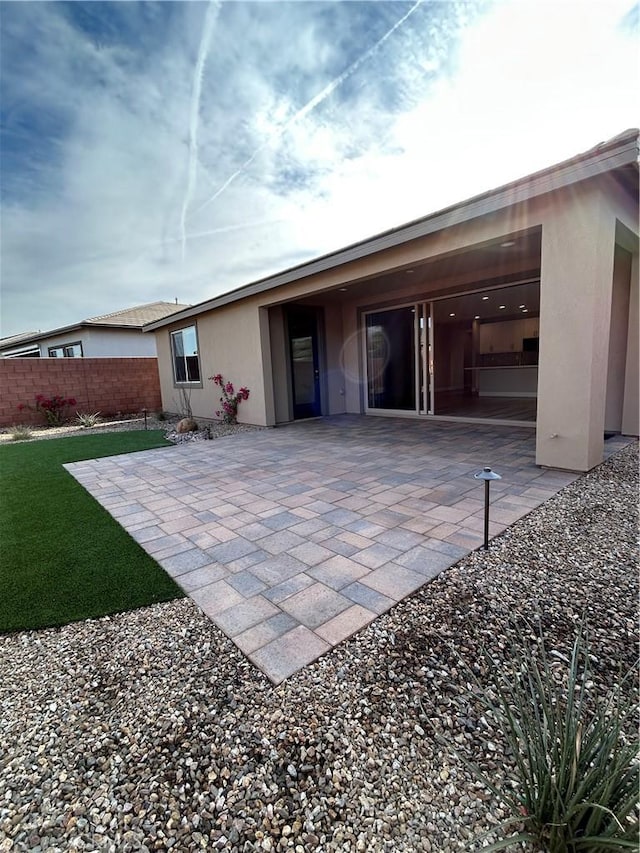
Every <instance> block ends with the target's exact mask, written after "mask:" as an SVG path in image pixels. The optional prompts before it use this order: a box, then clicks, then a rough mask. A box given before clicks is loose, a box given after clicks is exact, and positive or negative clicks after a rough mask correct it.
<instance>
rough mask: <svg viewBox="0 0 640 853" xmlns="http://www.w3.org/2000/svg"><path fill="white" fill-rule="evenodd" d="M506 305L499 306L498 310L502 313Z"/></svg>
mask: <svg viewBox="0 0 640 853" xmlns="http://www.w3.org/2000/svg"><path fill="white" fill-rule="evenodd" d="M506 307H507V306H506V305H498V308H499V309H500V310H501V311H502V309H503V308H506Z"/></svg>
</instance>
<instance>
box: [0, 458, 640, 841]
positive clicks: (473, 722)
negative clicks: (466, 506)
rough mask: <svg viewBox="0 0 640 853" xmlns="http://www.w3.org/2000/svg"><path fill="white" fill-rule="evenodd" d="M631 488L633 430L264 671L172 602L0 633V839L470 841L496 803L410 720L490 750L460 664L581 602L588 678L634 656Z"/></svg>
mask: <svg viewBox="0 0 640 853" xmlns="http://www.w3.org/2000/svg"><path fill="white" fill-rule="evenodd" d="M637 500H638V449H637V445H635V444H634V445H631V446H629V447H627V448H625V449H624V450H623V451H621V452H620V453H618V454H617V455H615V456H614V457H612V458H611V459H610V460H609V461H608V462H607V463H605V464H603V465H602V466H600V467H599V468H597V469H595V470H594V471H592V472H591V473H590V474H588V475H586V476H585V477H583V478H581V479H580V480H578V481H577V482H576V483H574V484H572V485H570V486H568V487H567V488H565V489H564V490H563V491H562V492H560V493H559V494H558V495H557V496H556V497H555V498H553V499H551V500H550V501H548V502H547V503H546V504H545V505H544V506H543V507H541V508H540V509H538V510H535V511H534V512H532V513H531V514H530V515H529V516H527V517H526V518H524V519H522V520H521V521H520V522H518V523H516V524H515V525H513V527H511V528H510V529H509V530H508V531H506V533H505V534H504V535H502V536H500V537H498V538H497V539H495V540H493V542H492V544H491V547H490V549H489V551H488V552H484V551H477V552H475V553H473V554H471V555H470V556H469V557H468V558H465V559H464V560H462V561H461V562H460V563H458V564H457V565H456V566H454V567H452V568H451V569H449V570H447V571H445V572H444V573H443V574H442V575H440V576H439V577H438V578H437V579H435V580H434V581H433V582H431V583H430V584H428V585H427V586H426V587H424V588H423V589H422V590H420V591H419V592H418V593H416V594H415V595H413V596H412V597H411V598H410V599H407V600H405V601H404V602H402V603H401V604H399V605H398V606H397V607H395V608H394V609H393V610H392V611H391V612H390V613H388V614H386V615H384V616H382V617H381V618H379V619H378V620H376V621H375V622H374V623H373V624H372V625H370V626H369V627H368V628H367V629H365V630H363V631H361V632H360V633H359V634H357V635H356V636H355V637H354V638H352V639H351V640H350V641H348V642H346V643H343V644H342V645H341V646H339V647H337V648H336V649H334V650H333V651H332V652H330V653H329V654H327V655H326V656H325V657H323V658H321V659H320V660H319V661H318V662H316V663H315V664H314V665H312V666H310V667H308V668H306V669H305V670H302V671H301V672H299V673H296V675H294V676H292V677H291V678H290V679H289V680H287V681H285V682H284V683H283V684H281V685H279V686H278V687H273V686H272V685H271V684H270V683H269V682H268V681H267V679H266V678H264V677H263V676H262V675H261V674H260V673H259V672H257V671H256V670H255V669H254V668H253V667H252V666H251V664H249V663H248V661H247V660H246V659H245V658H244V657H243V656H242V654H241V653H240V652H239V651H238V650H237V649H236V647H235V646H234V645H233V644H232V643H231V641H230V640H228V639H227V638H226V637H225V636H224V635H223V634H222V633H221V632H220V631H218V630H217V629H216V627H215V626H214V625H213V624H212V623H211V622H209V620H208V619H206V618H205V617H204V616H203V615H202V614H201V613H200V611H199V610H198V608H197V607H196V606H195V605H194V604H193V603H192V602H191V601H190V600H188V599H187V600H180V601H175V602H170V603H166V604H161V605H156V606H153V607H149V608H145V609H142V610H138V611H135V612H132V613H127V614H121V615H118V616H114V617H111V618H105V619H100V620H94V621H88V622H83V623H77V624H74V625H69V626H67V627H65V628H62V629H55V630H44V631H39V632H24V633H18V634H13V635H9V636H5V637H2V638H0V649H1V656H0V702H1V709H2V726H3V748H2V753H1V757H0V773H1V775H0V839H1V838H3V834H4V840H2V841H0V851H6V850H13V851H27V850H28V851H35V853H37V851H40V850H49V851H63V850H64V851H66V850H86V851H118V853H119V852H120V851H133V850H143V851H147V850H149V851H152V850H170V849H171V850H175V851H196V850H217V849H219V850H225V851H232V853H234V851H250V850H267V851H269V850H272V851H279V850H293V851H295V853H306V852H307V851H313V850H319V851H334V850H335V851H337V850H344V851H385V850H393V851H433V852H434V853H448V851H454V850H461V849H465V848H466V849H479V845H478V844H473V843H472V844H471V845H470V839H472V838H473V837H475V836H476V835H477V834H478V833H480V832H482V831H484V830H486V829H487V828H490V827H491V826H492V825H493V826H495V824H496V823H497V822H498V821H500V820H501V819H502V818H503V817H504V816H505V815H504V814H503V812H502V810H501V807H500V804H499V803H498V802H496V801H495V799H493V798H492V797H491V795H489V794H488V792H487V791H486V790H484V789H483V786H482V785H481V784H479V783H478V782H477V781H475V780H474V779H473V778H472V777H470V775H469V772H468V770H467V769H466V768H465V766H464V765H463V764H462V763H461V762H460V761H459V760H458V759H456V757H455V755H454V753H453V752H452V750H451V749H449V748H448V747H442V746H440V745H439V743H438V741H437V740H436V739H435V738H434V736H433V735H432V733H431V732H432V728H431V727H432V725H435V726H436V727H437V728H438V729H439V730H440V731H441V732H443V733H444V734H445V736H446V738H447V739H448V740H449V741H450V742H451V743H456V744H457V746H458V748H460V749H462V750H464V751H466V752H467V754H469V755H470V756H472V757H473V758H474V759H475V760H477V761H478V762H479V763H480V764H481V765H482V766H483V768H484V769H485V770H486V771H487V772H488V773H489V774H491V776H492V778H493V779H495V780H497V781H498V782H499V781H500V780H501V779H503V778H504V775H505V774H506V773H508V769H509V766H510V760H509V757H508V755H506V753H505V745H504V741H503V738H502V735H501V733H500V732H499V731H494V730H492V728H491V724H490V722H488V721H487V720H486V718H484V717H483V716H482V712H481V709H479V708H478V707H477V706H476V705H475V704H474V700H473V699H472V698H471V694H470V690H469V685H468V679H467V677H466V673H465V668H464V665H461V664H460V660H462V661H464V662H465V663H466V664H469V665H473V664H474V663H475V662H476V661H477V660H478V659H479V655H480V650H481V648H483V647H486V648H487V649H488V650H489V651H490V654H491V656H492V658H494V659H495V660H496V661H497V662H499V661H500V659H502V658H504V656H505V654H506V652H505V645H506V642H507V638H508V637H515V638H517V636H518V633H519V632H525V631H527V630H528V629H527V627H526V626H527V624H528V620H530V619H531V618H533V617H534V615H535V614H536V613H539V614H540V618H541V622H542V626H543V630H544V634H545V637H546V640H547V642H548V643H549V644H550V645H552V646H553V647H554V648H556V649H559V650H563V651H566V650H568V649H569V648H570V646H571V643H572V640H573V636H574V631H575V626H576V624H577V623H578V622H579V620H580V618H581V615H582V614H583V613H586V614H587V616H588V620H589V625H590V637H591V649H592V652H593V665H594V681H595V683H596V685H597V687H599V689H601V690H604V689H605V688H607V687H609V686H611V685H612V684H614V683H615V682H616V679H617V678H618V673H619V672H620V670H621V669H628V668H629V667H632V666H634V665H635V654H636V649H637V640H638V636H637V627H636V626H637V616H638V606H637V603H638V571H637V568H638V562H637V556H638V555H637V546H636V535H637V530H638V505H637ZM469 845H470V846H469ZM518 849H520V848H518Z"/></svg>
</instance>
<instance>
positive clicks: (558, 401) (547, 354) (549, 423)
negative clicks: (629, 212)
mask: <svg viewBox="0 0 640 853" xmlns="http://www.w3.org/2000/svg"><path fill="white" fill-rule="evenodd" d="M549 214H550V215H549V216H548V218H545V221H544V223H543V227H542V257H541V275H540V364H539V370H538V417H537V431H536V462H537V464H538V465H544V466H548V467H551V468H565V469H568V470H573V471H588V470H589V469H590V468H593V467H594V466H595V465H598V464H599V463H600V462H601V461H602V458H603V447H604V421H605V400H606V391H607V367H608V356H609V333H610V321H611V298H612V287H613V261H614V244H615V217H614V216H613V214H612V212H611V210H610V209H609V208H608V207H607V206H606V205H605V204H604V203H603V199H602V197H601V196H600V194H599V192H598V191H597V189H596V188H589V187H581V188H575V187H574V188H573V190H572V191H571V193H569V192H567V194H566V195H563V196H560V197H559V198H558V199H557V200H556V201H555V202H554V205H553V209H552V210H551V211H549Z"/></svg>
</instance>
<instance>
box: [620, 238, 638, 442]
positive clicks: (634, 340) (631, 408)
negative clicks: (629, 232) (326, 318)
mask: <svg viewBox="0 0 640 853" xmlns="http://www.w3.org/2000/svg"><path fill="white" fill-rule="evenodd" d="M639 282H640V269H639V268H638V254H637V253H636V254H635V255H634V256H633V260H632V262H631V287H630V295H629V328H628V332H627V363H626V369H625V375H624V385H625V387H624V402H623V406H622V432H623V434H624V435H638V434H639V433H640V346H639V345H638V339H639V337H640V334H639V332H640V330H639V326H640V299H639V294H638V290H639Z"/></svg>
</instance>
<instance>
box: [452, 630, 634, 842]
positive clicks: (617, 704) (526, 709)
mask: <svg viewBox="0 0 640 853" xmlns="http://www.w3.org/2000/svg"><path fill="white" fill-rule="evenodd" d="M510 653H511V654H510V662H509V663H508V664H507V665H506V666H505V667H503V668H501V669H499V671H498V673H497V675H496V677H495V679H494V684H493V686H492V687H490V688H489V689H488V690H487V689H486V688H484V689H483V690H482V691H480V696H479V698H480V702H481V704H482V705H484V707H485V710H486V716H487V717H490V718H491V720H492V723H493V725H494V727H495V728H496V729H498V728H500V729H502V731H503V733H504V736H505V738H506V741H507V745H508V748H509V750H510V752H511V754H512V756H513V759H514V767H513V773H512V778H511V779H508V780H507V784H504V785H500V786H498V785H496V784H495V783H494V782H493V781H492V780H491V779H489V778H488V777H487V775H486V774H485V773H484V772H483V771H481V770H480V768H479V767H478V766H477V765H476V764H473V763H472V762H470V761H468V760H467V759H466V758H464V757H463V756H460V757H461V758H462V760H463V761H464V762H465V763H466V764H467V766H469V767H471V769H473V770H474V772H475V773H476V775H477V776H478V777H479V778H480V779H481V781H482V782H483V783H484V784H485V785H486V786H487V787H488V788H489V789H490V790H491V791H492V793H493V794H494V795H495V796H496V798H497V799H499V800H500V801H501V802H502V803H503V804H504V805H505V806H506V807H507V809H508V811H509V812H510V814H511V817H510V818H509V819H508V820H507V821H505V822H504V823H503V824H501V826H500V827H499V828H498V831H500V832H503V833H504V832H510V834H508V835H507V836H506V837H504V838H503V839H502V840H500V841H497V842H495V843H493V844H490V845H488V846H486V847H482V849H483V850H484V851H492V850H502V849H505V848H507V847H511V846H512V845H514V844H516V843H518V842H520V843H529V844H533V845H535V848H536V849H542V850H545V851H548V853H578V852H579V851H580V853H600V851H602V853H606V851H611V850H627V849H633V850H637V849H638V793H639V783H640V776H639V763H638V759H639V752H638V751H639V743H638V735H637V732H638V727H637V720H638V717H637V709H638V706H637V699H635V698H634V694H635V692H636V690H635V688H636V685H635V683H634V676H635V671H634V672H633V673H629V674H627V675H626V676H624V677H623V678H621V679H620V680H619V681H618V683H617V685H616V686H615V687H614V688H613V689H611V690H608V691H604V692H601V691H599V689H598V687H597V686H596V684H595V681H594V680H593V678H592V673H591V666H590V659H591V658H590V652H589V643H588V633H587V629H586V626H585V625H581V626H580V629H579V632H578V633H577V635H576V638H575V641H574V643H573V648H572V651H571V654H570V656H569V657H567V656H565V655H563V654H561V653H559V652H557V651H554V650H552V651H547V649H546V648H545V643H544V640H543V639H542V636H541V635H540V634H538V636H537V637H536V639H535V640H528V639H526V638H523V640H522V643H518V644H517V646H516V645H515V644H512V645H511V648H510ZM487 662H489V661H487ZM490 666H491V667H493V666H494V664H493V663H490Z"/></svg>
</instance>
